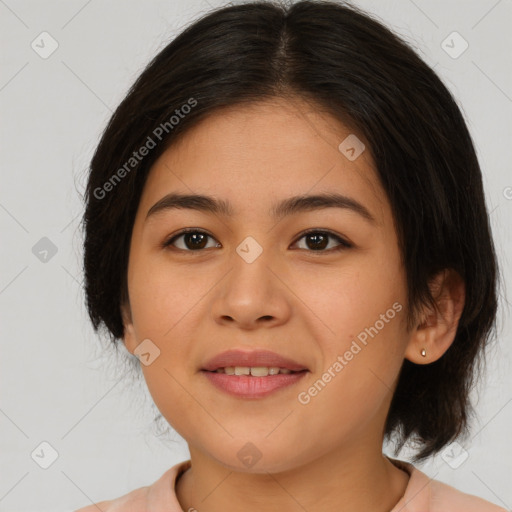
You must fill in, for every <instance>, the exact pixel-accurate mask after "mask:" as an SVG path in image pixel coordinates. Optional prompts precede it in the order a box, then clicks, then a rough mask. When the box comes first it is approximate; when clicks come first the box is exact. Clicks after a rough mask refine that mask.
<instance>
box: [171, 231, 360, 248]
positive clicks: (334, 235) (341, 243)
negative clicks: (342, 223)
mask: <svg viewBox="0 0 512 512" xmlns="http://www.w3.org/2000/svg"><path fill="white" fill-rule="evenodd" d="M187 233H201V234H203V235H206V236H209V237H210V238H212V239H213V240H215V241H216V242H217V243H220V242H219V241H218V240H217V239H216V238H215V237H214V236H213V235H211V234H210V233H208V232H207V231H205V230H204V229H201V228H183V229H182V230H180V231H178V232H177V233H173V234H172V235H170V236H169V237H167V238H166V239H165V240H164V241H163V243H162V248H164V249H165V248H167V247H169V246H171V247H172V243H173V241H175V240H176V239H177V238H179V237H180V236H182V235H186V234H187ZM313 233H315V234H318V233H319V234H324V235H328V236H329V237H331V238H334V239H335V240H336V241H337V242H339V245H338V246H337V247H334V248H331V249H328V250H321V251H314V250H307V249H304V250H306V252H311V253H328V254H330V253H332V252H336V251H337V250H343V249H350V248H352V247H354V245H353V244H352V243H351V242H349V241H347V240H346V239H345V238H343V237H342V236H341V235H338V234H337V233H335V232H333V231H331V230H330V229H325V228H309V229H307V230H305V231H302V232H301V233H300V234H299V235H297V237H296V239H295V241H294V242H293V244H292V245H295V244H296V243H297V242H298V241H299V240H301V239H302V238H304V237H305V236H307V235H309V234H313ZM175 249H176V250H178V251H183V252H197V253H199V252H202V251H204V249H202V250H197V251H193V250H187V249H180V248H178V247H175ZM209 249H211V247H209Z"/></svg>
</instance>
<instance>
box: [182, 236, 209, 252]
mask: <svg viewBox="0 0 512 512" xmlns="http://www.w3.org/2000/svg"><path fill="white" fill-rule="evenodd" d="M201 237H202V240H201ZM190 241H192V243H191V244H190V245H191V246H190V245H189V243H188V242H190ZM198 241H199V243H197V242H198ZM201 242H202V243H201ZM205 242H206V236H205V235H203V234H202V233H185V245H186V246H187V247H188V248H189V249H202V248H203V247H204V246H205V245H206V243H205Z"/></svg>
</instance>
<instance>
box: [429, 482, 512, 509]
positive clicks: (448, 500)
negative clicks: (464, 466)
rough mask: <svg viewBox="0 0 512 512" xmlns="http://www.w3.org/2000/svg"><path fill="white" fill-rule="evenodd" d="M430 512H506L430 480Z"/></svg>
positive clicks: (487, 502) (476, 497)
mask: <svg viewBox="0 0 512 512" xmlns="http://www.w3.org/2000/svg"><path fill="white" fill-rule="evenodd" d="M431 500H432V512H458V511H459V510H460V511H461V512H508V511H507V510H506V509H505V508H503V507H500V506H498V505H495V504H494V503H491V502H490V501H486V500H484V499H483V498H479V497H478V496H474V495H473V494H467V493H464V492H462V491H459V490H458V489H455V488H454V487H452V486H450V485H447V484H445V483H443V482H439V481H437V480H432V497H431Z"/></svg>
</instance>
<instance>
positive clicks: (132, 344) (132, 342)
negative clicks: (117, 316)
mask: <svg viewBox="0 0 512 512" xmlns="http://www.w3.org/2000/svg"><path fill="white" fill-rule="evenodd" d="M121 317H122V319H123V326H124V335H123V343H124V346H125V347H126V350H128V352H130V353H131V354H133V353H134V351H135V348H136V346H137V338H136V336H135V329H134V328H133V320H132V313H131V308H130V305H129V304H123V305H122V306H121Z"/></svg>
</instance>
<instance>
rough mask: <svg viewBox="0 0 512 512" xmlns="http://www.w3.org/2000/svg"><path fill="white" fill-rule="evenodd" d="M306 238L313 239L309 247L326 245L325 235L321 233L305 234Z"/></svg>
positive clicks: (317, 247) (314, 247)
mask: <svg viewBox="0 0 512 512" xmlns="http://www.w3.org/2000/svg"><path fill="white" fill-rule="evenodd" d="M307 239H309V240H313V244H312V245H313V246H312V247H311V244H310V248H311V249H325V247H327V237H326V236H325V235H322V234H313V235H307Z"/></svg>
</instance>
